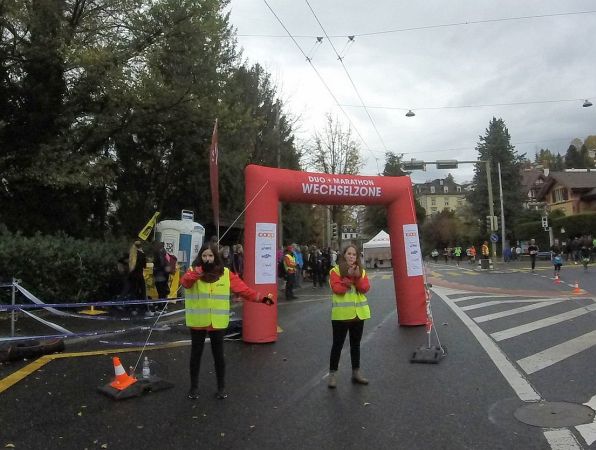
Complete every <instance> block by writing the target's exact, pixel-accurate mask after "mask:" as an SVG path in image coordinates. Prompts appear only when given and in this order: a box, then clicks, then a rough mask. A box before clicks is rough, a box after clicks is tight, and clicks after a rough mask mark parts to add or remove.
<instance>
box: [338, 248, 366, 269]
mask: <svg viewBox="0 0 596 450" xmlns="http://www.w3.org/2000/svg"><path fill="white" fill-rule="evenodd" d="M349 248H353V249H354V250H356V263H355V264H356V265H357V266H358V269H360V273H363V270H362V264H361V262H360V250H359V249H358V246H357V245H356V244H353V243H350V244H348V245H346V246H345V247H344V248H343V250H342V252H341V253H340V254H339V255H338V256H337V264H338V266H339V274H340V275H341V276H342V277H346V276H348V262H347V261H346V256H345V255H346V252H347V251H348V249H349Z"/></svg>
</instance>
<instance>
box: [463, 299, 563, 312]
mask: <svg viewBox="0 0 596 450" xmlns="http://www.w3.org/2000/svg"><path fill="white" fill-rule="evenodd" d="M552 300H553V299H552V298H545V299H540V298H531V299H520V300H493V301H491V302H484V303H476V304H474V305H468V306H462V307H461V310H462V311H471V310H473V309H480V308H486V307H488V306H495V305H508V304H511V303H537V302H552Z"/></svg>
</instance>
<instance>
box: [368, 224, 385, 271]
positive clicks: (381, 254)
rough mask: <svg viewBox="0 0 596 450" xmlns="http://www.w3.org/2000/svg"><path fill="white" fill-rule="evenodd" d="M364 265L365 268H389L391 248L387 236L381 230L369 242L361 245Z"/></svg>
mask: <svg viewBox="0 0 596 450" xmlns="http://www.w3.org/2000/svg"><path fill="white" fill-rule="evenodd" d="M362 248H363V251H364V263H365V266H366V267H367V268H373V267H374V268H381V267H391V246H390V241H389V235H388V234H387V233H386V232H385V231H383V230H381V231H379V233H378V234H377V235H376V236H375V237H374V238H372V239H371V240H370V241H368V242H365V243H364V244H363V245H362Z"/></svg>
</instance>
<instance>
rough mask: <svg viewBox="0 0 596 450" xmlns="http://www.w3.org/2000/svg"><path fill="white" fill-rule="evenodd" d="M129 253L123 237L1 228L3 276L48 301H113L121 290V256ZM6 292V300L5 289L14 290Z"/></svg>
mask: <svg viewBox="0 0 596 450" xmlns="http://www.w3.org/2000/svg"><path fill="white" fill-rule="evenodd" d="M126 252H127V244H126V242H125V241H124V240H108V241H93V240H87V239H86V240H77V239H73V238H71V237H68V236H64V235H58V236H44V235H42V234H36V235H35V236H33V237H24V236H22V235H20V234H18V233H16V234H15V233H10V232H9V231H7V230H6V229H2V228H0V279H1V280H2V281H9V282H10V280H11V279H12V278H13V277H14V278H17V279H20V280H21V284H22V286H23V287H25V288H26V289H28V290H29V291H31V292H32V293H33V294H34V295H35V296H36V297H39V298H40V299H41V300H43V301H44V302H53V303H67V302H83V301H94V300H97V301H103V300H110V299H113V298H114V296H115V295H116V294H117V293H118V292H119V291H120V289H121V275H120V274H119V273H118V270H117V261H118V258H120V257H121V256H122V255H123V254H124V253H126ZM2 291H4V292H2V294H1V295H2V298H3V300H4V301H6V292H5V291H10V289H6V288H3V289H2Z"/></svg>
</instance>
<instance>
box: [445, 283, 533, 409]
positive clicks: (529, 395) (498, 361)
mask: <svg viewBox="0 0 596 450" xmlns="http://www.w3.org/2000/svg"><path fill="white" fill-rule="evenodd" d="M433 291H434V292H435V293H436V294H437V295H438V296H439V297H441V298H442V299H443V301H444V302H445V303H446V304H447V306H449V307H450V308H451V310H452V311H453V312H454V313H455V314H456V315H457V316H458V317H459V319H460V320H461V321H462V322H463V323H464V325H466V326H467V327H468V329H469V330H470V332H471V333H472V334H473V335H474V337H475V338H476V340H477V341H478V342H479V343H480V345H481V346H482V348H484V350H485V351H486V353H487V355H488V356H489V358H490V359H491V360H492V361H493V363H494V364H495V366H497V369H499V371H500V372H501V374H502V375H503V377H505V380H507V382H508V383H509V385H510V386H511V388H512V389H513V390H514V392H515V393H516V395H517V396H518V397H519V398H520V399H521V400H522V401H525V402H537V401H540V400H542V398H541V397H540V394H538V393H537V392H536V391H535V390H534V388H533V387H532V385H531V384H530V383H529V381H528V380H526V379H525V378H524V376H523V375H522V374H521V373H520V372H519V371H518V370H517V369H516V368H515V366H514V365H513V364H512V363H511V361H509V359H507V356H506V355H505V353H503V351H502V350H501V349H500V348H499V347H498V346H497V345H496V344H495V342H494V341H493V340H492V339H491V338H490V337H489V336H488V335H487V334H486V333H485V332H484V331H482V329H481V328H480V327H479V326H478V325H477V324H476V323H475V322H474V321H473V320H472V319H471V318H470V317H469V316H468V315H467V314H466V313H464V312H463V311H462V310H461V309H460V308H458V307H457V305H456V304H455V303H454V302H453V301H452V300H451V299H450V298H449V297H447V296H446V295H445V294H444V293H443V292H442V291H441V289H437V288H433Z"/></svg>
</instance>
